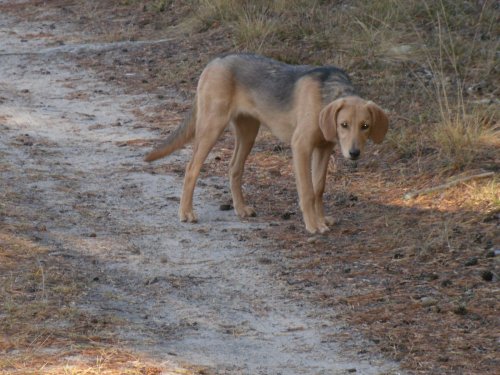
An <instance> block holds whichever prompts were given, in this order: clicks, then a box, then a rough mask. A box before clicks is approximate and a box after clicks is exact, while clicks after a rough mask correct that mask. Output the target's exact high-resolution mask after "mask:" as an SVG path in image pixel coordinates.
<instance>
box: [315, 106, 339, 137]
mask: <svg viewBox="0 0 500 375" xmlns="http://www.w3.org/2000/svg"><path fill="white" fill-rule="evenodd" d="M343 105H344V99H337V100H334V101H333V102H331V103H330V104H328V105H327V106H326V107H325V108H323V109H322V110H321V112H320V113H319V128H320V129H321V131H322V132H323V137H325V139H326V140H327V141H328V142H335V140H336V138H337V113H339V111H340V108H342V106H343Z"/></svg>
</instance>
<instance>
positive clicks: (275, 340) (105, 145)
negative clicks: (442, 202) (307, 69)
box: [0, 15, 399, 374]
mask: <svg viewBox="0 0 500 375" xmlns="http://www.w3.org/2000/svg"><path fill="white" fill-rule="evenodd" d="M44 33H46V34H47V35H49V34H50V35H52V36H51V37H40V38H30V37H28V35H32V34H39V35H43V34H44ZM55 33H60V34H58V35H57V34H56V35H55V36H54V34H55ZM82 39H83V38H80V36H79V34H78V32H77V31H75V30H74V29H72V25H71V24H67V25H63V26H58V29H57V30H53V28H51V25H50V23H23V22H17V21H16V20H14V19H12V18H8V17H7V16H5V15H3V16H0V135H1V136H0V153H1V155H2V158H4V161H7V163H8V164H9V166H10V168H8V170H4V171H1V174H2V175H1V177H0V178H1V181H2V185H3V187H2V189H6V190H9V191H12V192H15V193H16V194H20V195H21V196H22V197H23V198H24V199H23V200H24V204H23V205H22V206H21V207H18V209H19V212H21V213H22V214H23V215H25V216H26V217H29V218H30V219H31V221H32V222H33V223H35V226H36V227H37V228H38V229H39V230H38V231H37V232H35V233H31V235H32V236H36V237H37V238H38V239H39V240H40V241H41V242H42V243H43V244H45V245H47V246H49V247H50V248H51V249H52V250H51V255H52V256H54V257H65V258H67V259H69V260H70V261H71V262H72V263H73V264H74V265H75V267H78V268H79V269H81V273H82V274H84V275H85V276H86V277H88V279H89V280H93V282H92V286H93V287H92V288H91V289H90V290H88V291H87V293H86V295H85V296H84V297H83V299H82V300H79V301H75V303H76V304H77V305H78V306H79V307H80V308H82V309H87V310H91V311H92V312H93V313H97V314H100V313H102V314H111V315H114V316H116V317H117V319H120V320H124V321H125V322H126V324H125V325H123V324H121V325H117V328H116V334H117V337H118V338H119V340H120V342H122V343H123V345H125V346H127V347H128V348H131V349H133V350H135V351H137V352H139V353H146V354H148V355H152V356H154V357H155V358H158V359H160V360H168V361H172V362H178V363H188V364H194V365H200V366H207V367H208V368H211V369H212V370H213V371H214V372H215V373H217V374H343V373H348V372H354V371H357V373H358V374H381V373H391V374H392V373H399V370H398V369H397V366H396V365H395V364H393V363H390V362H387V361H385V360H383V359H380V358H378V359H375V358H366V357H364V356H366V355H363V354H359V353H362V352H363V351H362V349H363V346H364V345H368V344H367V343H366V342H365V341H363V340H362V339H361V338H354V339H353V343H352V347H350V348H349V349H346V348H341V347H339V344H338V343H336V342H335V341H333V340H332V339H331V338H330V337H332V336H333V334H334V333H335V332H337V330H338V329H339V327H338V326H335V325H332V323H331V319H324V318H323V316H325V315H327V314H329V315H330V316H331V314H332V311H323V310H319V309H318V308H316V307H314V306H311V305H309V304H308V303H306V302H304V301H301V300H297V299H294V298H292V297H291V294H290V293H289V291H288V289H287V287H288V286H287V284H286V283H284V282H283V281H281V280H280V279H279V278H278V277H277V276H276V274H277V271H276V268H277V265H279V264H280V263H282V262H285V261H286V260H282V259H277V258H276V256H275V255H274V253H273V251H272V246H271V244H270V243H268V242H266V239H264V238H261V236H259V233H260V230H261V228H263V227H264V226H268V225H269V223H266V222H259V221H258V220H252V221H248V222H240V221H239V220H236V219H235V216H234V214H233V212H232V211H220V210H219V205H220V204H221V203H224V202H225V201H226V200H227V199H228V198H229V195H228V191H227V189H228V188H227V181H226V179H220V178H207V179H204V180H203V181H202V183H200V186H198V188H197V191H196V203H197V207H196V208H197V210H198V213H199V216H200V218H201V223H200V224H198V225H186V224H180V223H179V222H178V220H177V213H176V212H177V206H178V197H179V195H180V188H181V183H182V179H181V177H180V176H179V174H176V175H160V174H153V173H151V170H152V169H151V167H150V166H148V165H145V163H144V162H143V161H142V157H143V149H137V148H134V142H133V140H138V139H139V140H140V139H151V138H155V137H157V135H156V134H154V133H153V132H152V131H150V130H148V129H147V128H144V127H142V126H141V124H140V121H139V120H138V119H137V118H136V117H134V115H133V114H132V110H133V109H135V108H141V109H146V108H148V106H153V105H158V104H159V102H158V99H157V98H152V97H149V96H148V95H147V93H145V94H144V95H143V96H131V95H127V94H125V92H124V91H123V90H122V89H120V88H119V87H116V86H113V85H112V84H110V83H104V82H101V81H99V79H98V78H97V76H96V75H95V74H94V73H93V72H91V71H89V70H85V69H84V68H82V67H79V66H77V65H76V64H75V62H74V61H75V60H74V59H72V58H71V56H72V55H75V54H92V53H96V52H97V51H99V50H102V49H109V48H121V47H123V45H120V44H116V45H113V44H103V45H96V44H81V43H80V42H79V40H82ZM160 42H161V41H160ZM63 43H64V45H60V46H59V45H58V44H63ZM127 48H134V45H133V44H127ZM163 100H165V101H167V102H172V103H173V102H176V101H178V100H179V99H177V97H176V95H175V93H171V95H170V97H168V96H167V97H166V98H164V99H163ZM189 154H190V152H189V150H183V151H182V152H179V153H177V154H176V155H175V156H172V157H171V158H170V159H169V160H170V161H172V160H175V161H179V162H181V163H184V162H185V161H186V160H187V158H188V156H189ZM7 220H9V218H7ZM10 220H15V219H10ZM354 369H355V370H354Z"/></svg>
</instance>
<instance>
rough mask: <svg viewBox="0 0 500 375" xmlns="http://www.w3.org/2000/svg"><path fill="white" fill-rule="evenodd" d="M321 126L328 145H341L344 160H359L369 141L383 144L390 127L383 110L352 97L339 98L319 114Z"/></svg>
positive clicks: (368, 102)
mask: <svg viewBox="0 0 500 375" xmlns="http://www.w3.org/2000/svg"><path fill="white" fill-rule="evenodd" d="M319 127H320V129H321V131H322V132H323V136H324V137H325V139H326V140H327V141H329V142H338V143H339V144H340V149H341V151H342V155H344V157H345V158H347V159H351V160H356V159H358V158H359V157H360V155H361V153H362V152H363V150H364V147H365V143H366V141H367V139H371V140H372V141H373V142H375V143H380V142H382V141H383V139H384V137H385V134H386V133H387V129H388V127H389V119H388V118H387V115H386V114H385V113H384V111H383V110H382V109H381V108H380V107H379V106H377V105H376V104H375V103H373V102H372V101H366V100H363V99H361V98H358V97H355V96H350V97H346V98H341V99H337V100H335V101H333V102H331V103H330V104H328V105H327V106H325V107H324V108H323V110H322V111H321V112H320V114H319Z"/></svg>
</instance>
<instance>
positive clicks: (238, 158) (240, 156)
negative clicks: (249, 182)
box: [229, 116, 260, 217]
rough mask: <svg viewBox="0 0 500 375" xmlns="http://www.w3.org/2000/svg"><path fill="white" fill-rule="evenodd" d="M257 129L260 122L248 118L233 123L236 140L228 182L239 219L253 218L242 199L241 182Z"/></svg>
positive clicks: (239, 118) (250, 208)
mask: <svg viewBox="0 0 500 375" xmlns="http://www.w3.org/2000/svg"><path fill="white" fill-rule="evenodd" d="M259 127H260V122H259V121H258V120H256V119H254V118H253V117H249V116H239V117H238V118H236V120H235V121H234V129H235V137H236V140H235V147H234V152H233V157H232V159H231V164H230V166H229V181H230V184H231V194H232V196H233V205H234V210H235V211H236V213H237V214H238V216H240V217H249V216H255V210H254V209H253V208H252V207H250V206H247V205H246V203H245V199H244V198H243V192H242V191H241V180H242V176H243V170H244V167H245V160H246V159H247V157H248V154H249V153H250V151H251V150H252V147H253V145H254V143H255V138H256V137H257V133H258V132H259Z"/></svg>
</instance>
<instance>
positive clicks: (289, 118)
mask: <svg viewBox="0 0 500 375" xmlns="http://www.w3.org/2000/svg"><path fill="white" fill-rule="evenodd" d="M221 61H222V60H220V61H219V60H214V61H213V62H212V63H211V64H209V65H208V66H207V67H206V68H205V70H204V71H203V72H202V74H201V77H200V80H199V83H198V88H197V95H196V99H195V105H194V108H193V114H192V116H190V119H188V120H187V121H186V122H184V124H183V125H182V126H181V127H180V128H179V130H178V131H176V132H177V135H176V134H175V133H176V132H174V133H173V135H171V136H170V137H169V138H168V139H167V141H166V142H165V143H164V144H163V145H161V146H160V147H159V148H158V149H156V150H154V151H152V152H151V153H150V154H149V155H148V156H147V157H146V160H147V161H152V160H156V159H158V158H160V157H163V156H166V155H168V154H169V153H171V152H173V151H175V150H176V149H178V148H180V147H181V146H182V145H183V144H185V143H186V142H188V141H189V140H190V139H191V138H192V137H193V136H194V149H193V156H192V159H191V161H190V162H189V164H188V165H187V167H186V174H185V178H184V187H183V191H182V197H181V202H180V208H179V218H180V220H181V221H188V222H196V221H197V218H196V215H195V213H194V212H193V191H194V187H195V183H196V179H197V177H198V175H199V172H200V169H201V166H202V164H203V162H204V161H205V158H206V157H207V155H208V153H209V152H210V150H211V149H212V147H213V146H214V144H215V142H216V141H217V139H218V138H219V136H220V134H221V133H222V131H223V130H224V129H225V128H226V127H227V126H228V124H232V125H233V126H234V130H235V136H236V142H235V149H234V154H233V157H232V159H231V163H230V168H229V177H230V185H231V192H232V196H233V203H234V209H235V211H236V213H237V214H238V215H239V216H240V217H248V216H254V215H255V211H254V210H253V208H252V207H250V206H248V205H247V204H246V203H245V200H244V198H243V193H242V191H241V181H242V174H243V169H244V164H245V160H246V158H247V156H248V154H249V153H250V150H251V149H252V147H253V144H254V141H255V138H256V136H257V133H258V130H259V127H260V125H261V124H264V125H266V126H268V127H269V129H270V130H271V131H272V132H273V134H275V135H276V136H277V137H278V138H279V139H281V140H282V141H284V142H287V143H289V144H291V148H292V153H293V165H294V170H295V175H296V182H297V190H298V195H299V202H300V208H301V210H302V214H303V218H304V222H305V226H306V229H307V230H308V231H309V232H310V233H316V232H320V233H323V232H325V231H327V230H328V221H329V220H328V219H327V218H326V217H325V214H324V209H323V200H322V199H323V198H322V197H323V192H324V189H325V180H326V174H327V167H328V160H329V157H330V155H331V153H332V150H333V147H334V146H335V144H336V143H339V145H340V148H341V150H342V154H343V155H344V157H346V158H351V159H355V158H357V157H358V156H359V153H360V152H362V151H363V149H364V146H365V143H366V141H367V140H368V139H372V140H373V141H374V142H377V143H379V142H381V141H382V139H383V137H384V135H385V133H386V132H387V127H388V119H387V116H386V115H385V113H384V112H383V111H382V110H381V109H380V108H379V107H378V106H376V105H375V104H374V103H372V102H370V101H365V100H363V99H361V98H359V97H356V96H348V97H343V98H340V99H337V100H334V101H332V102H331V103H327V104H326V105H324V104H323V102H322V95H321V86H320V83H319V82H318V81H317V80H315V79H314V78H312V77H309V76H304V77H302V78H300V79H299V80H297V82H296V83H295V85H294V92H293V103H292V105H291V106H290V107H289V108H286V110H284V109H283V108H273V105H271V104H269V103H268V102H265V101H263V100H262V99H261V98H260V97H259V95H257V94H256V93H255V90H253V91H252V90H250V89H248V88H247V87H245V86H244V85H242V84H241V83H240V82H237V80H236V79H235V77H234V76H233V73H232V72H231V70H230V69H228V68H227V67H226V66H225V65H224V64H223V63H222V62H221ZM364 124H366V125H364ZM364 126H366V127H364ZM356 153H357V154H356ZM353 155H354V156H353Z"/></svg>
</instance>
